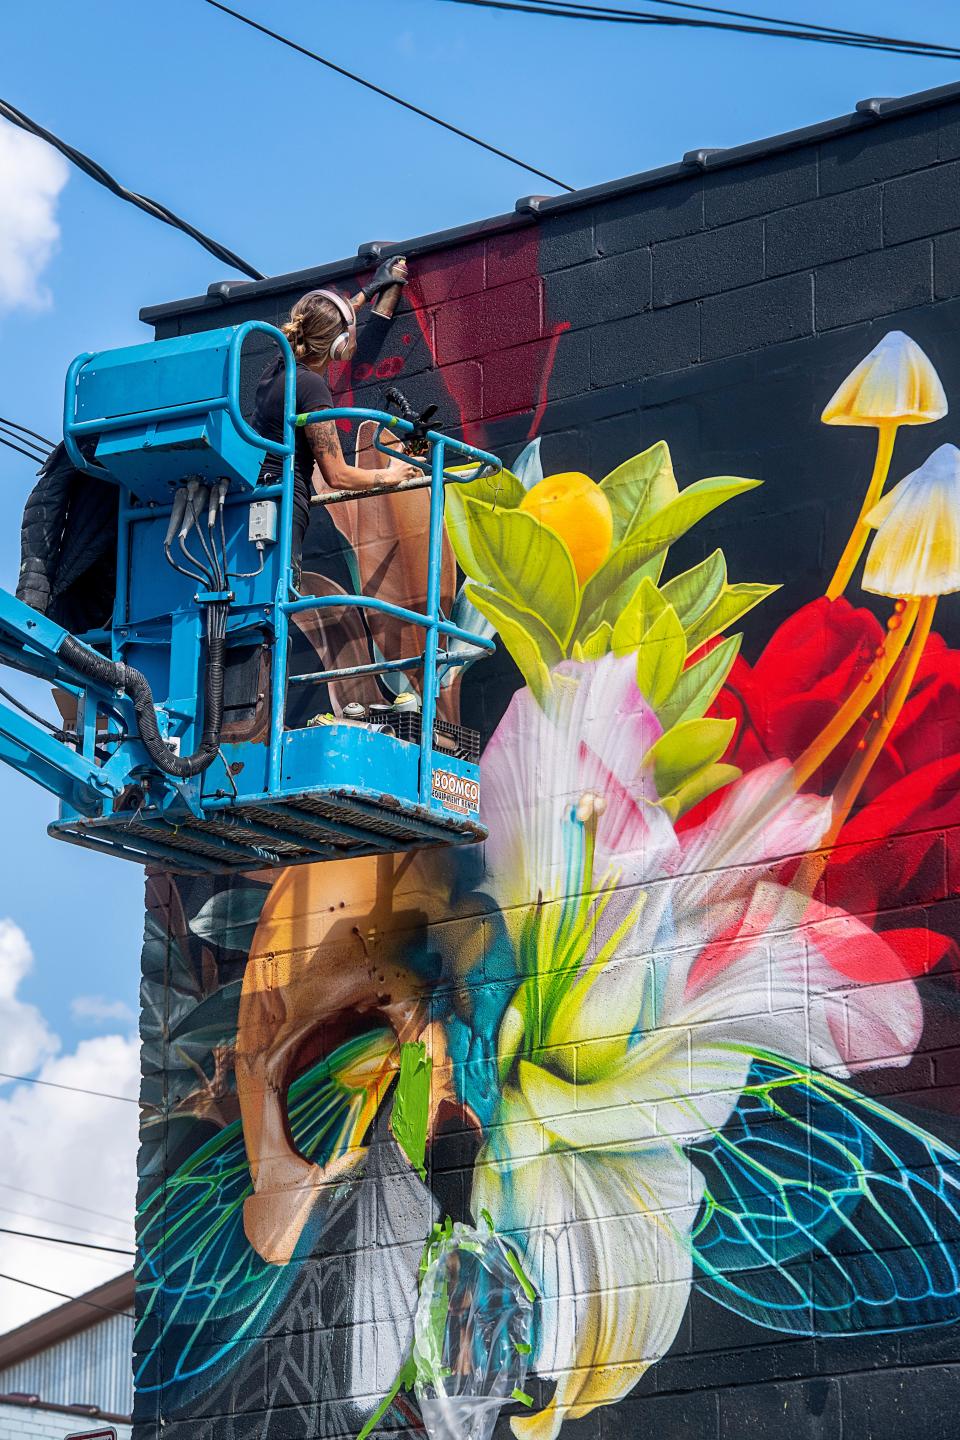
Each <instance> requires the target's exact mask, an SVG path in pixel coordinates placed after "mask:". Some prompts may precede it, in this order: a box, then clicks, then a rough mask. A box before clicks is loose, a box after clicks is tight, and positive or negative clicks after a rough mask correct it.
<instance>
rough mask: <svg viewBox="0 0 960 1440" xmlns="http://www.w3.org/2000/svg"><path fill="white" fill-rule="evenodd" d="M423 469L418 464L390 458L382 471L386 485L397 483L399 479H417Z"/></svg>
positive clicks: (420, 476)
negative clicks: (409, 463)
mask: <svg viewBox="0 0 960 1440" xmlns="http://www.w3.org/2000/svg"><path fill="white" fill-rule="evenodd" d="M422 476H423V471H422V470H421V469H420V467H419V466H418V465H408V464H407V463H406V461H405V460H391V461H390V464H389V465H388V466H387V468H386V470H385V471H384V472H383V479H384V483H385V484H386V485H399V484H400V481H401V480H418V479H420V478H422Z"/></svg>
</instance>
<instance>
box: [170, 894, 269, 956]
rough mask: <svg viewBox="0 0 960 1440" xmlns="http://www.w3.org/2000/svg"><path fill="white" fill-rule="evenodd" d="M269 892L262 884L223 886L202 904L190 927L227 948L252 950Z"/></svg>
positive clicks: (196, 932)
mask: <svg viewBox="0 0 960 1440" xmlns="http://www.w3.org/2000/svg"><path fill="white" fill-rule="evenodd" d="M269 893H270V892H269V891H268V890H267V889H266V887H262V886H258V887H257V888H256V889H254V888H253V887H252V886H243V887H241V888H238V889H233V890H221V891H220V892H219V893H218V894H216V895H211V897H210V899H209V900H205V901H204V903H203V904H202V905H201V906H200V909H199V910H198V911H197V913H196V915H195V916H194V917H193V919H192V920H191V921H190V929H191V930H192V931H193V933H194V935H199V936H200V938H201V939H202V940H208V941H209V942H210V943H211V944H212V945H220V946H222V947H224V948H225V949H227V950H249V948H250V945H251V942H252V940H253V932H254V931H255V930H256V928H257V922H258V921H259V919H260V911H261V910H262V909H263V903H264V901H265V900H266V898H267V895H268V894H269Z"/></svg>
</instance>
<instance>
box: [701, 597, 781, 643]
mask: <svg viewBox="0 0 960 1440" xmlns="http://www.w3.org/2000/svg"><path fill="white" fill-rule="evenodd" d="M779 589H780V586H779V585H725V586H724V587H723V590H722V591H721V592H720V596H719V598H718V599H717V600H716V601H714V603H713V605H711V607H710V609H709V610H708V611H707V613H706V614H705V615H703V616H702V617H701V618H700V619H699V620H697V621H696V623H695V624H693V625H692V626H691V627H690V628H689V629H688V630H687V645H688V647H689V649H690V653H691V654H692V653H693V651H694V650H698V649H699V648H700V646H701V645H705V644H706V642H707V641H708V640H712V639H713V637H714V635H719V634H721V632H722V631H724V630H726V628H727V626H728V625H733V624H734V622H735V621H737V620H739V619H740V617H741V615H746V613H747V611H748V610H752V609H753V607H754V606H755V605H759V604H760V601H761V600H766V598H767V596H768V595H772V594H773V593H774V591H776V590H779Z"/></svg>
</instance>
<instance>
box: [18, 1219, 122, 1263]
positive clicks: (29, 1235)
mask: <svg viewBox="0 0 960 1440" xmlns="http://www.w3.org/2000/svg"><path fill="white" fill-rule="evenodd" d="M0 1235H16V1236H18V1237H19V1239H21V1240H46V1241H47V1243H48V1244H50V1245H73V1246H75V1247H76V1248H77V1249H78V1250H105V1251H106V1252H107V1254H109V1255H132V1256H135V1255H136V1253H137V1252H136V1250H118V1249H117V1248H116V1247H115V1246H114V1245H91V1243H90V1241H89V1240H65V1239H64V1238H63V1237H62V1236H60V1235H35V1234H34V1233H33V1232H32V1231H30V1230H8V1229H7V1228H6V1226H5V1225H0Z"/></svg>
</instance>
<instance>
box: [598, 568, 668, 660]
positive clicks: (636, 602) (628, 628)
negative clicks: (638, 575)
mask: <svg viewBox="0 0 960 1440" xmlns="http://www.w3.org/2000/svg"><path fill="white" fill-rule="evenodd" d="M666 608H667V602H666V600H664V598H663V596H662V595H661V594H660V591H659V590H658V589H657V587H656V585H655V584H654V583H653V581H652V580H651V579H650V578H649V576H647V575H645V576H643V578H642V579H641V581H640V584H639V585H638V586H637V588H636V590H635V591H634V593H633V596H632V598H631V599H630V602H629V604H628V605H627V606H626V608H625V609H624V610H623V611H622V612H621V613H620V615H619V616H618V617H617V621H616V624H615V625H614V627H613V639H612V641H611V644H610V648H611V650H613V651H614V652H615V653H616V654H617V655H626V654H629V652H630V651H631V650H639V648H640V645H641V643H642V641H643V637H644V635H646V633H647V631H648V630H649V629H650V626H651V625H652V624H653V622H654V621H655V620H656V619H657V618H658V616H660V615H662V614H663V612H664V611H665V610H666Z"/></svg>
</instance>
